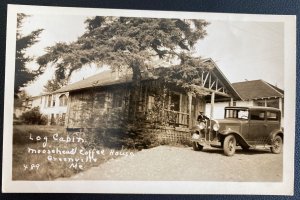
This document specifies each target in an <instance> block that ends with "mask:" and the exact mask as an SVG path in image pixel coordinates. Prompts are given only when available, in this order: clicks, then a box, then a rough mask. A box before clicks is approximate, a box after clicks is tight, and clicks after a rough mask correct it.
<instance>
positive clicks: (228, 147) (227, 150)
mask: <svg viewBox="0 0 300 200" xmlns="http://www.w3.org/2000/svg"><path fill="white" fill-rule="evenodd" d="M235 148H236V139H235V137H234V135H228V136H227V137H225V139H224V144H223V150H224V154H225V155H226V156H233V155H234V153H235Z"/></svg>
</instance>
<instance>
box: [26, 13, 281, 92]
mask: <svg viewBox="0 0 300 200" xmlns="http://www.w3.org/2000/svg"><path fill="white" fill-rule="evenodd" d="M86 18H87V17H86V16H69V15H65V16H62V15H51V16H50V15H31V16H30V17H28V18H27V19H26V21H25V22H24V24H23V27H22V33H23V34H24V35H26V34H29V33H30V32H31V31H33V30H36V29H39V28H43V29H44V31H43V32H42V34H41V35H40V41H39V42H38V43H36V44H34V45H33V46H32V47H31V48H29V49H28V51H27V54H28V55H31V56H34V57H38V56H41V55H43V54H44V53H45V48H46V47H48V46H52V45H54V44H55V43H56V42H71V41H75V40H76V39H77V37H79V36H80V35H82V34H83V33H84V31H85V24H84V21H85V20H86ZM209 22H210V25H209V26H208V27H207V28H206V30H207V36H206V37H205V38H204V39H203V40H200V41H199V42H198V43H197V45H196V46H195V54H196V55H198V56H200V57H202V58H212V59H213V60H214V61H215V62H216V64H217V65H218V67H219V68H220V70H221V71H222V72H223V74H224V75H225V76H226V78H227V79H228V80H229V81H230V82H231V83H234V82H241V81H246V80H249V81H250V80H257V79H262V80H265V81H267V82H269V83H271V84H273V85H276V86H278V87H279V88H281V89H284V85H283V82H284V78H283V77H284V74H283V71H284V60H283V59H284V41H283V36H284V33H283V31H284V27H283V23H279V22H249V21H248V22H241V21H229V20H227V21H225V20H224V21H209ZM28 67H29V68H31V69H34V68H35V67H37V65H36V64H35V63H30V65H28ZM105 69H107V68H97V67H96V66H93V65H92V66H86V67H85V68H84V69H82V70H81V71H80V72H77V73H74V74H73V75H72V77H71V79H70V82H71V83H72V82H76V81H79V80H82V79H83V78H86V77H88V76H91V75H94V74H95V73H99V72H100V71H102V70H105ZM53 71H54V68H53V66H52V67H51V66H49V68H48V69H47V70H46V71H45V73H44V74H43V75H42V76H41V77H39V78H38V79H37V80H36V81H35V82H34V83H33V84H31V85H29V86H28V87H27V88H26V91H27V92H28V93H29V94H30V95H32V96H35V95H39V94H40V93H42V92H43V86H44V84H45V83H46V82H47V80H49V79H51V78H53Z"/></svg>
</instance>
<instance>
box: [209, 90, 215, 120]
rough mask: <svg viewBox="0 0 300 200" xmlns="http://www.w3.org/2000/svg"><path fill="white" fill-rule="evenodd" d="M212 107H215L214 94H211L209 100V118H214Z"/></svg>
mask: <svg viewBox="0 0 300 200" xmlns="http://www.w3.org/2000/svg"><path fill="white" fill-rule="evenodd" d="M214 107H215V92H212V93H211V100H210V118H211V119H213V118H214Z"/></svg>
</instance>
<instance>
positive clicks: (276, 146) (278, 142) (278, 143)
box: [271, 135, 283, 154]
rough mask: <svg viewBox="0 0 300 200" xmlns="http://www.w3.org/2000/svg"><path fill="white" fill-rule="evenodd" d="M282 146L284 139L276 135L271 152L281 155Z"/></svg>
mask: <svg viewBox="0 0 300 200" xmlns="http://www.w3.org/2000/svg"><path fill="white" fill-rule="evenodd" d="M282 146H283V140H282V137H280V136H279V135H276V136H275V137H274V139H273V143H272V147H271V151H272V153H275V154H279V153H281V151H282Z"/></svg>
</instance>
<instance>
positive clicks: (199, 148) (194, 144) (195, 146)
mask: <svg viewBox="0 0 300 200" xmlns="http://www.w3.org/2000/svg"><path fill="white" fill-rule="evenodd" d="M193 149H194V151H202V149H203V146H202V145H200V144H198V143H197V142H193Z"/></svg>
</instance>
